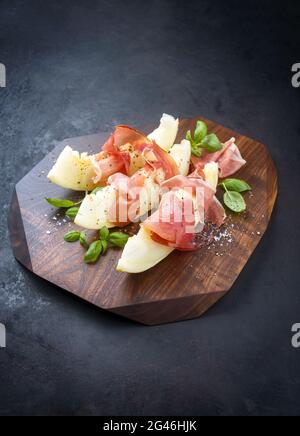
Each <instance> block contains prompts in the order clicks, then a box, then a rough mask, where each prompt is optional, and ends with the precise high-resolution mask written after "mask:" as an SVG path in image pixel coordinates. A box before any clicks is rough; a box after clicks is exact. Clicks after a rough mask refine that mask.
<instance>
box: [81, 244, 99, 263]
mask: <svg viewBox="0 0 300 436" xmlns="http://www.w3.org/2000/svg"><path fill="white" fill-rule="evenodd" d="M102 251H103V247H102V241H95V242H93V243H92V244H91V245H90V246H89V249H88V251H87V252H86V253H85V256H84V261H85V263H95V262H97V260H98V259H99V257H100V256H101V254H102Z"/></svg>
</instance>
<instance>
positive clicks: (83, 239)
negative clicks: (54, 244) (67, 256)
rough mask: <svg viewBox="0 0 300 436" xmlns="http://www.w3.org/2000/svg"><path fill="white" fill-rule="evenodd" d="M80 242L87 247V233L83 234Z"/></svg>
mask: <svg viewBox="0 0 300 436" xmlns="http://www.w3.org/2000/svg"><path fill="white" fill-rule="evenodd" d="M79 242H80V244H81V245H87V239H86V233H85V232H81V233H80V236H79Z"/></svg>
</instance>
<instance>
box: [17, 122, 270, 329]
mask: <svg viewBox="0 0 300 436" xmlns="http://www.w3.org/2000/svg"><path fill="white" fill-rule="evenodd" d="M198 119H204V118H203V117H197V118H195V119H194V120H181V121H180V126H179V132H178V136H177V142H178V141H180V140H181V139H182V138H183V137H184V135H185V132H186V131H187V130H188V129H193V128H194V126H195V123H196V120H198ZM206 121H207V124H208V126H209V130H210V131H211V132H215V133H216V134H217V135H218V136H219V138H220V139H221V140H222V141H226V140H227V139H229V138H230V137H232V136H235V137H236V140H237V141H236V142H237V144H238V146H239V148H240V150H241V153H242V155H243V157H244V158H245V159H246V160H247V165H246V166H245V167H243V168H242V169H241V170H240V171H239V172H238V173H237V174H236V177H240V178H243V179H245V180H247V181H248V183H250V184H251V186H252V187H253V190H252V193H247V194H246V195H245V199H246V202H247V205H248V209H247V212H246V213H244V214H242V215H230V216H229V219H228V220H227V222H226V224H225V226H224V228H223V229H222V234H223V236H222V237H221V238H220V240H219V241H216V242H214V243H213V244H212V245H211V246H210V247H207V248H204V249H202V250H200V251H198V252H187V253H183V252H178V251H175V252H173V253H172V254H171V255H170V256H169V257H168V258H166V259H165V260H164V261H163V262H161V263H160V264H159V265H157V266H156V267H154V268H152V269H151V270H149V271H146V272H144V273H141V274H134V275H130V274H125V273H120V272H117V271H116V270H115V267H116V265H117V262H118V259H119V257H120V255H121V251H119V250H113V249H111V250H109V251H108V253H107V254H106V255H105V256H104V257H102V258H101V260H100V261H99V262H98V263H97V264H96V265H86V264H84V262H83V259H82V258H83V254H84V251H83V248H82V247H81V246H80V245H79V244H68V243H65V242H64V240H63V235H64V234H65V233H66V232H67V231H68V230H69V226H70V224H68V223H65V222H63V220H62V217H61V218H59V219H58V220H55V217H56V213H57V210H55V209H53V208H51V206H50V205H49V204H47V203H46V202H45V200H44V198H45V197H58V198H80V197H82V195H81V194H80V193H74V192H71V191H68V190H64V189H62V188H60V187H58V186H56V185H53V184H51V183H50V182H48V180H47V177H46V176H47V173H48V171H49V170H50V168H51V167H52V165H53V162H54V161H55V159H56V158H57V157H58V155H59V153H60V151H61V150H62V149H63V148H64V147H65V145H67V144H69V145H71V146H72V148H73V149H75V150H78V151H88V152H89V153H94V152H97V151H99V149H100V148H101V144H103V143H104V141H105V139H106V138H107V136H108V133H99V134H97V135H91V136H84V137H80V138H72V139H68V140H65V141H63V142H62V143H60V144H59V145H58V146H57V147H56V148H55V149H54V150H53V151H52V152H51V153H50V154H49V155H47V156H46V157H45V158H44V159H43V160H42V161H41V162H40V163H39V164H38V165H37V166H35V167H34V168H33V169H32V170H31V171H30V172H29V173H28V174H27V175H26V176H25V177H24V178H23V179H22V180H21V181H20V182H19V183H18V184H17V185H16V189H15V193H14V195H13V199H12V203H11V211H10V215H9V228H10V235H11V244H12V248H13V252H14V255H15V257H16V258H17V259H18V260H19V261H20V262H21V263H22V264H23V265H24V266H25V267H26V268H28V269H30V270H31V271H33V272H34V273H35V274H37V275H38V276H40V277H42V278H44V279H46V280H48V281H49V282H52V283H54V284H55V285H57V286H59V287H61V288H63V289H65V290H67V291H69V292H71V293H73V294H75V295H77V296H79V297H80V298H83V299H84V300H86V301H88V302H90V303H92V304H94V305H96V306H98V307H101V308H102V309H105V310H109V311H111V312H114V313H117V314H119V315H122V316H124V317H127V318H130V319H132V320H135V321H138V322H140V323H143V324H147V325H155V324H161V323H166V322H171V321H178V320H184V319H190V318H194V317H197V316H200V315H201V314H203V313H204V312H205V311H207V310H208V309H209V308H210V307H211V306H212V305H213V304H214V303H216V302H217V301H218V300H219V299H220V298H221V297H222V296H224V295H225V294H226V293H227V292H228V291H229V290H230V288H231V287H232V285H233V283H234V282H235V280H236V279H237V278H238V276H239V274H240V272H241V271H242V269H243V268H244V266H245V264H246V263H247V261H248V259H249V257H250V256H251V255H252V253H253V251H254V250H255V248H256V246H257V244H258V243H259V241H260V240H261V238H262V237H263V234H264V233H265V231H266V229H267V226H268V223H269V221H270V218H271V214H272V210H273V207H274V204H275V201H276V197H277V172H276V168H275V165H274V163H273V160H272V158H271V156H270V154H269V152H268V150H267V147H266V146H265V145H263V144H261V143H259V142H257V141H255V140H253V139H250V138H247V137H245V136H242V135H240V134H238V133H236V132H233V131H232V130H230V129H227V128H225V127H223V126H220V125H217V124H215V123H213V122H211V121H208V120H206ZM150 130H151V129H150ZM150 130H149V131H150ZM71 228H76V226H75V225H74V224H72V225H71ZM49 231H50V234H48V233H47V232H49ZM91 233H93V232H91ZM218 239H219V238H218Z"/></svg>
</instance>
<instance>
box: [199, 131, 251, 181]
mask: <svg viewBox="0 0 300 436" xmlns="http://www.w3.org/2000/svg"><path fill="white" fill-rule="evenodd" d="M204 153H205V151H204ZM209 162H217V164H218V166H219V177H220V178H224V177H229V176H231V175H232V174H234V173H236V172H237V171H238V170H239V169H240V168H241V167H242V166H243V165H245V164H246V161H245V160H244V159H243V158H242V156H241V153H240V150H239V148H238V146H237V145H236V143H235V138H231V139H229V141H227V142H225V144H223V148H222V150H220V151H217V152H216V153H208V152H206V153H205V154H203V156H201V157H200V158H197V157H195V156H193V157H192V163H193V165H194V167H195V168H200V169H203V168H204V166H205V165H206V164H207V163H209Z"/></svg>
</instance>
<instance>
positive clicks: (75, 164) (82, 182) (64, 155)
mask: <svg viewBox="0 0 300 436" xmlns="http://www.w3.org/2000/svg"><path fill="white" fill-rule="evenodd" d="M95 175H96V174H95V171H94V168H93V165H92V156H89V155H88V154H87V153H81V154H80V153H78V151H74V150H72V148H71V147H70V146H68V145H67V146H66V147H65V148H64V149H63V151H62V152H61V154H60V155H59V157H58V159H57V161H56V163H55V164H54V166H53V168H52V169H51V170H50V172H49V174H48V179H49V180H50V181H51V182H52V183H55V184H56V185H59V186H61V187H63V188H66V189H72V190H74V191H91V190H92V189H94V188H95V184H94V182H93V177H95Z"/></svg>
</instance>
